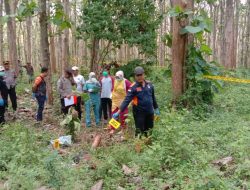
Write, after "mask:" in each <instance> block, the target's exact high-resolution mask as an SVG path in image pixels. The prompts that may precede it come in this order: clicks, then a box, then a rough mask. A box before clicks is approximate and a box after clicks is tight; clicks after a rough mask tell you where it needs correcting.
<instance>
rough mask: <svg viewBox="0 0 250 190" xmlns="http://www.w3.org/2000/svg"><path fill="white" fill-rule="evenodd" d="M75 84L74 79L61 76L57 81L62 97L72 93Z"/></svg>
mask: <svg viewBox="0 0 250 190" xmlns="http://www.w3.org/2000/svg"><path fill="white" fill-rule="evenodd" d="M73 84H74V81H73V80H70V79H68V78H65V77H61V78H60V79H59V80H58V81H57V91H58V92H59V94H60V97H61V98H65V97H66V96H69V95H72V85H73Z"/></svg>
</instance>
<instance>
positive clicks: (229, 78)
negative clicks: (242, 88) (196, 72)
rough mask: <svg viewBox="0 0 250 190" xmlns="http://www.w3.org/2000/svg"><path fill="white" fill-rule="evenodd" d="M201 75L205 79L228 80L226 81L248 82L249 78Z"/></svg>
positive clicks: (249, 82)
mask: <svg viewBox="0 0 250 190" xmlns="http://www.w3.org/2000/svg"><path fill="white" fill-rule="evenodd" d="M203 77H204V78H206V79H215V80H223V81H228V82H237V83H245V84H250V79H239V78H232V77H221V76H210V75H204V76H203Z"/></svg>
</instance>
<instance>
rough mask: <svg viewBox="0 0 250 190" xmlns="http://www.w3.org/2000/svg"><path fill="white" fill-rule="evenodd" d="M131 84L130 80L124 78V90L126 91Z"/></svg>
mask: <svg viewBox="0 0 250 190" xmlns="http://www.w3.org/2000/svg"><path fill="white" fill-rule="evenodd" d="M131 85H132V84H131V82H130V81H129V80H128V79H125V86H126V92H128V90H129V88H130V86H131Z"/></svg>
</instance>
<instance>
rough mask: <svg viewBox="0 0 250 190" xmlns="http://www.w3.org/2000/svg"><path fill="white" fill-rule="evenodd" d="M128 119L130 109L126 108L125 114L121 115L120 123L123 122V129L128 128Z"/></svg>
mask: <svg viewBox="0 0 250 190" xmlns="http://www.w3.org/2000/svg"><path fill="white" fill-rule="evenodd" d="M127 117H128V108H126V109H125V110H124V111H123V112H121V114H120V122H121V126H122V127H123V128H125V127H126V122H125V120H126V119H127Z"/></svg>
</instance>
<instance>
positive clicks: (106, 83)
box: [100, 71, 114, 123]
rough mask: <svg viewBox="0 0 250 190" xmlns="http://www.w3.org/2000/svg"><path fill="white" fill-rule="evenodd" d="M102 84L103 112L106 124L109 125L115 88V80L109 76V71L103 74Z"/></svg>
mask: <svg viewBox="0 0 250 190" xmlns="http://www.w3.org/2000/svg"><path fill="white" fill-rule="evenodd" d="M100 83H101V111H102V113H103V117H104V122H105V123H107V120H108V116H109V118H111V107H112V101H111V94H112V90H113V87H114V80H113V78H112V77H111V76H109V74H108V72H107V71H104V72H103V77H102V78H101V80H100Z"/></svg>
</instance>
